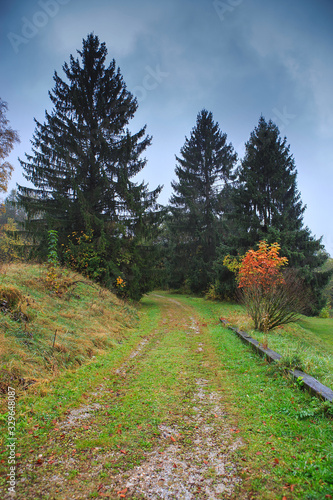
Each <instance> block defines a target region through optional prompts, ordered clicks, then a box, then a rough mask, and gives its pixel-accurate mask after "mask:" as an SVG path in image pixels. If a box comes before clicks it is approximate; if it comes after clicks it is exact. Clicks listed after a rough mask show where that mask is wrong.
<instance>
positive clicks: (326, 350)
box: [216, 302, 333, 389]
mask: <svg viewBox="0 0 333 500" xmlns="http://www.w3.org/2000/svg"><path fill="white" fill-rule="evenodd" d="M216 304H219V307H220V311H221V312H220V316H222V317H224V318H226V319H227V320H228V321H229V322H230V323H231V324H232V325H233V326H237V327H238V328H240V329H241V330H244V331H246V332H247V333H249V334H250V335H251V337H253V338H255V339H256V340H258V341H259V342H264V341H265V340H267V342H268V347H269V348H270V349H273V351H276V352H278V353H279V354H281V355H282V356H283V357H284V358H287V359H292V358H296V357H297V359H298V360H299V365H300V366H299V368H301V369H302V370H303V371H305V372H306V373H308V374H309V375H311V376H313V377H315V378H316V379H318V380H319V381H320V382H321V383H322V384H324V385H326V386H328V387H330V388H331V389H333V319H332V318H327V319H324V318H313V317H311V318H309V317H306V316H302V317H301V319H300V320H299V321H298V322H296V323H290V324H288V325H284V326H283V327H279V328H276V329H274V330H270V331H269V332H268V334H267V335H265V334H263V333H262V332H259V331H256V330H254V329H253V323H252V321H251V319H250V318H249V317H248V316H247V314H246V311H245V309H244V307H242V306H241V305H239V304H234V303H231V302H223V303H216Z"/></svg>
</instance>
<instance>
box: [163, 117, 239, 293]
mask: <svg viewBox="0 0 333 500" xmlns="http://www.w3.org/2000/svg"><path fill="white" fill-rule="evenodd" d="M176 160H177V166H176V170H175V171H176V176H177V177H178V180H177V181H174V182H172V187H173V190H174V193H173V194H172V196H171V199H170V207H169V208H170V220H169V231H170V233H169V234H170V237H169V245H170V249H169V256H170V257H169V266H170V268H169V274H170V276H171V284H172V285H173V286H177V285H178V286H179V285H180V284H181V283H182V282H183V281H184V280H185V281H186V280H187V283H188V284H189V286H190V288H191V289H192V290H193V291H196V292H198V291H204V290H205V288H206V287H207V284H208V282H209V273H210V270H211V266H212V263H213V261H214V258H215V251H216V246H217V244H218V240H219V229H220V227H219V223H220V220H221V192H223V186H224V185H225V183H226V182H227V181H228V180H229V179H230V177H231V175H232V169H233V167H234V164H235V162H236V154H235V152H234V150H233V147H232V145H231V144H227V136H226V134H223V133H222V132H221V131H220V128H219V124H218V123H214V120H213V115H212V113H211V112H208V111H207V110H205V109H203V110H202V111H201V112H200V113H199V114H198V115H197V121H196V126H195V127H194V128H193V130H192V132H191V136H190V138H189V139H188V138H186V139H185V144H184V146H183V147H182V148H181V151H180V155H179V156H176Z"/></svg>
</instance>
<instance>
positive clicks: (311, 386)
mask: <svg viewBox="0 0 333 500" xmlns="http://www.w3.org/2000/svg"><path fill="white" fill-rule="evenodd" d="M220 321H221V323H223V324H224V326H226V327H227V328H228V329H229V330H232V331H233V332H234V333H235V334H236V335H237V336H238V337H239V338H240V339H241V340H242V341H243V342H245V343H246V344H248V345H250V346H251V347H252V348H253V349H254V350H255V351H256V352H257V353H258V354H260V356H263V357H264V358H266V359H267V361H269V362H270V363H272V362H277V361H279V360H280V359H281V358H282V356H281V354H278V353H277V352H275V351H272V349H268V348H267V349H265V348H264V347H262V345H261V344H260V343H259V342H258V340H256V339H253V338H252V337H251V336H250V335H248V334H247V333H246V332H243V331H241V330H238V328H234V327H233V326H231V325H230V324H229V322H228V320H226V319H224V318H220ZM286 371H287V372H288V373H290V375H291V376H292V377H293V378H294V379H295V380H301V382H302V387H304V388H305V389H307V390H308V391H309V392H310V393H311V394H313V395H314V396H317V397H318V398H320V399H324V400H325V401H330V402H332V401H333V391H332V389H330V388H329V387H326V385H323V384H322V383H321V382H319V381H318V380H317V379H315V378H314V377H311V376H310V375H308V374H307V373H304V372H302V371H300V370H286Z"/></svg>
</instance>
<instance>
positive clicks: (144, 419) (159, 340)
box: [1, 293, 333, 500]
mask: <svg viewBox="0 0 333 500" xmlns="http://www.w3.org/2000/svg"><path fill="white" fill-rule="evenodd" d="M219 315H221V310H220V306H218V305H217V304H213V303H212V304H209V303H207V302H205V301H203V300H201V299H186V298H185V297H175V296H171V295H166V294H159V293H155V294H151V295H149V296H148V297H147V298H145V299H144V300H143V302H142V306H141V313H140V318H141V319H140V325H139V328H138V329H137V330H136V331H135V332H132V334H131V335H129V337H128V339H127V340H126V342H124V344H123V345H120V346H119V349H118V351H110V353H108V354H106V355H104V356H101V357H100V358H98V360H97V361H96V363H95V366H94V364H91V366H90V369H89V384H88V386H87V384H85V382H84V380H82V376H83V375H82V374H83V373H85V374H86V375H87V373H88V372H84V370H83V371H82V372H80V371H78V372H77V373H75V374H73V375H72V376H70V377H69V376H67V377H64V379H63V380H62V381H61V380H60V383H58V385H57V387H58V388H57V390H54V391H53V392H52V391H51V393H50V394H49V395H48V396H46V397H44V398H41V399H38V400H37V401H35V403H34V405H33V411H32V410H31V408H30V411H29V412H28V414H29V415H30V416H29V418H26V420H25V425H24V426H23V425H22V427H21V431H20V432H21V434H20V436H18V437H19V445H18V450H17V451H19V453H20V457H19V460H20V463H19V465H18V478H17V479H18V481H17V486H16V492H17V494H16V498H17V499H24V500H30V499H31V500H35V499H45V500H46V499H56V500H58V499H59V500H65V499H66V500H67V499H80V500H83V499H86V498H108V499H119V498H130V499H132V500H134V499H146V498H151V499H162V498H163V499H170V500H171V499H186V500H192V499H193V500H194V499H207V500H215V499H222V498H234V499H239V500H241V499H250V498H258V499H259V498H260V499H280V500H282V498H286V499H287V500H291V499H298V498H299V499H303V498H304V499H309V500H310V499H321V498H323V499H324V498H331V496H330V495H331V494H332V495H333V491H332V484H333V481H332V473H331V472H330V471H331V465H330V464H331V463H332V462H330V461H331V460H332V455H333V453H332V437H333V434H332V422H331V421H329V420H327V419H325V418H322V416H320V415H318V416H312V417H311V418H312V420H311V421H309V420H305V421H304V420H299V419H297V418H296V415H297V412H298V414H299V413H300V411H301V409H302V408H305V407H306V408H307V407H308V403H309V397H308V396H307V395H305V394H303V393H301V392H299V391H298V389H297V388H294V387H292V386H290V384H289V382H285V381H284V380H283V379H282V378H281V377H280V379H274V378H268V375H267V366H266V364H265V363H264V362H263V361H261V360H257V359H256V358H255V356H254V355H253V353H251V352H250V351H249V349H248V348H246V347H245V346H243V345H242V344H241V343H240V341H239V340H238V339H237V338H235V337H234V336H233V335H232V333H230V332H229V331H228V330H226V329H224V328H222V326H221V324H220V323H219V320H218V318H219ZM80 377H81V378H80ZM281 381H282V382H281ZM75 391H76V402H75V404H74V405H73V400H72V399H71V398H70V397H69V396H68V395H69V394H73V393H74V392H75ZM78 394H79V395H80V398H78ZM52 402H53V403H52ZM54 402H57V405H56V406H52V404H53V405H54ZM60 402H61V405H60ZM58 405H60V406H61V409H59V407H58ZM56 412H58V413H56ZM293 412H295V414H293ZM26 413H27V412H26ZM55 415H57V416H55ZM311 422H313V423H311ZM330 481H331V482H330ZM1 487H4V488H5V484H4V483H2V486H1ZM4 491H5V490H4ZM327 495H328V496H327ZM1 498H4V499H9V498H12V497H11V496H9V495H8V494H6V493H4V494H3V495H2V496H1Z"/></svg>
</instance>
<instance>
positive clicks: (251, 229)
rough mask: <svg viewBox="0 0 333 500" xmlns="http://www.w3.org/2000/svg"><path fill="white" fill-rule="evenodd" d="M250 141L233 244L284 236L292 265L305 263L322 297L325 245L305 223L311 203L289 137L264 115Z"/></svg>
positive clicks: (238, 191)
mask: <svg viewBox="0 0 333 500" xmlns="http://www.w3.org/2000/svg"><path fill="white" fill-rule="evenodd" d="M245 146H246V149H245V156H244V158H243V160H242V162H241V166H240V168H239V169H238V179H237V189H236V190H235V192H234V193H235V197H234V201H235V212H234V214H233V218H234V220H235V221H236V223H235V226H236V227H237V232H236V233H235V234H234V236H235V237H234V241H233V245H234V247H235V248H236V249H237V251H238V252H240V253H244V252H245V251H247V250H248V249H249V247H254V246H255V245H256V244H257V243H258V242H259V241H260V240H267V241H268V242H269V243H274V242H278V243H279V244H280V245H281V251H282V254H283V255H284V256H286V257H287V258H288V261H289V265H290V266H291V267H295V268H302V273H303V275H306V276H305V277H306V279H307V281H308V283H310V284H311V286H312V289H313V291H314V292H315V296H316V300H317V299H318V298H319V295H320V293H319V287H320V286H322V283H319V282H318V280H319V281H322V280H323V275H321V276H320V277H318V276H315V275H314V273H313V271H311V269H312V270H313V269H315V268H317V267H319V266H320V265H321V264H322V263H323V257H322V256H323V254H322V252H320V250H321V249H322V248H323V247H322V245H321V240H320V239H319V240H317V239H315V238H314V237H313V236H312V235H311V232H310V230H309V229H308V228H307V227H304V225H303V214H304V211H305V209H306V206H304V205H303V203H302V200H301V195H300V192H299V191H298V189H297V170H296V166H295V161H294V158H293V156H292V154H291V153H290V146H289V145H287V139H286V138H283V139H282V138H281V136H280V132H279V129H278V127H277V126H276V125H275V124H274V123H273V122H272V121H271V120H270V121H268V122H266V120H265V119H264V117H263V116H261V117H260V119H259V123H258V126H257V127H256V128H255V129H254V131H253V132H252V133H251V136H250V139H249V141H248V142H247V143H246V145H245Z"/></svg>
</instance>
